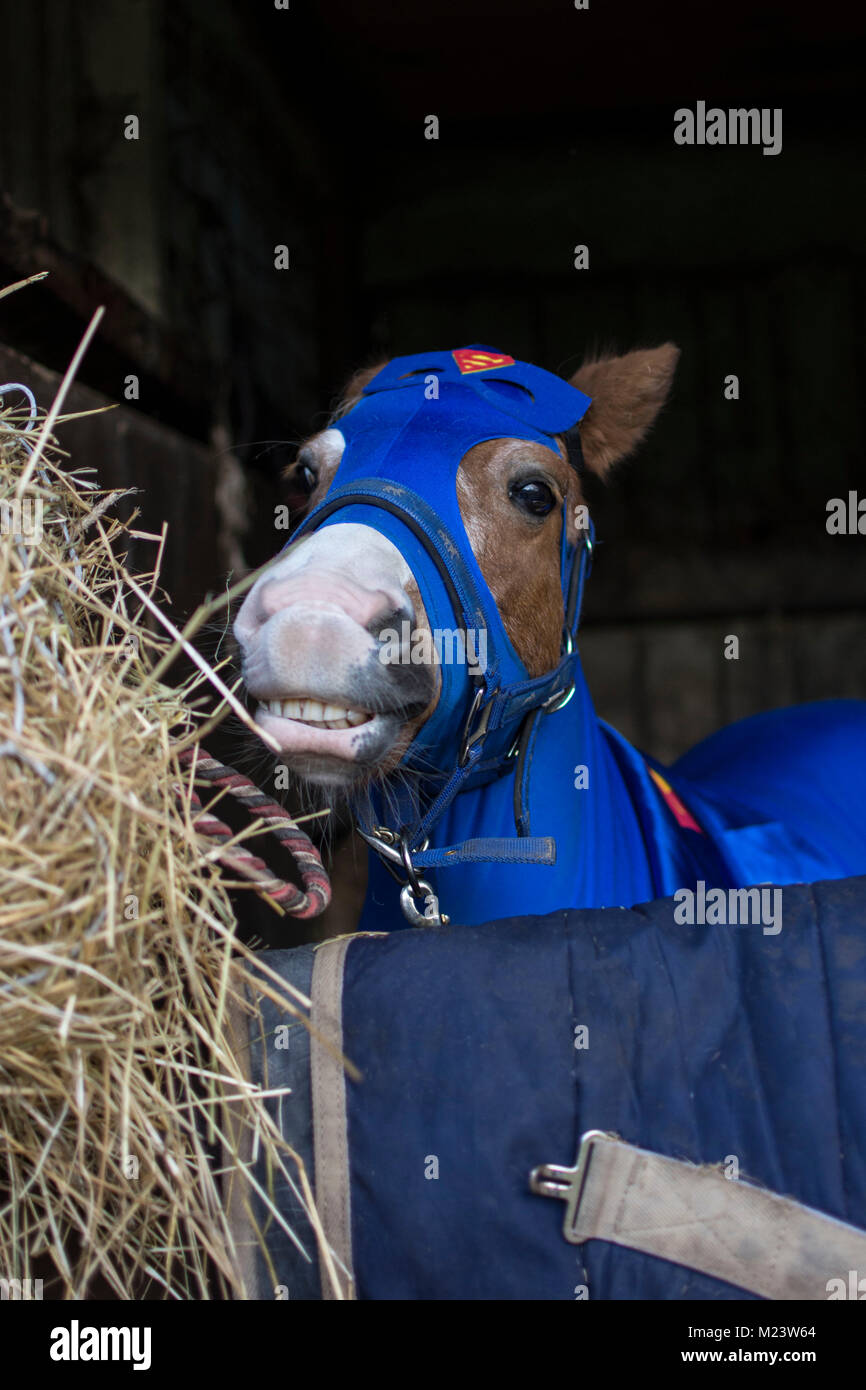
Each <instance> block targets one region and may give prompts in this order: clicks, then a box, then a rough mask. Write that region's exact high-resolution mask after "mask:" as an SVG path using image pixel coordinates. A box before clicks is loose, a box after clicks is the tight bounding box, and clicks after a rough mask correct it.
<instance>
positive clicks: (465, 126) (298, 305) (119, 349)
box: [0, 0, 866, 758]
mask: <svg viewBox="0 0 866 1390" xmlns="http://www.w3.org/2000/svg"><path fill="white" fill-rule="evenodd" d="M0 19H2V25H0V41H2V47H3V68H2V78H0V284H2V283H5V282H8V281H10V280H13V279H17V278H19V277H20V276H22V275H25V274H29V273H33V272H35V271H37V270H40V269H43V268H49V269H50V270H51V275H50V277H49V279H48V280H46V281H45V282H43V283H42V284H41V285H38V286H35V287H33V288H30V289H28V290H26V291H22V292H20V293H19V294H16V295H15V296H13V297H11V298H9V299H7V300H3V301H0V380H8V379H9V378H10V377H13V376H15V377H18V376H20V375H21V373H24V372H27V371H30V373H31V375H35V378H36V379H37V381H38V382H39V384H40V389H41V396H40V399H42V400H43V402H44V403H46V404H47V402H48V399H49V398H50V393H51V390H52V386H53V377H52V375H51V374H52V373H56V372H62V370H63V369H64V368H65V366H66V364H67V362H68V359H69V357H70V355H71V353H72V351H73V350H74V348H75V345H76V343H77V341H78V338H79V337H80V334H81V332H82V330H83V328H84V326H85V325H86V323H87V321H88V319H89V317H90V314H91V313H92V311H93V309H94V308H95V307H96V306H97V305H98V304H103V303H104V304H106V306H107V309H108V312H107V316H106V319H105V322H104V325H103V328H102V329H101V331H100V337H99V341H98V343H97V344H95V345H94V347H93V349H92V350H91V351H90V353H89V354H88V357H87V359H86V361H85V363H84V366H83V368H82V370H81V373H80V376H79V379H80V382H81V383H82V387H81V389H80V390H79V391H78V393H77V394H76V395H75V396H74V398H73V403H75V404H77V405H78V406H82V405H87V404H91V403H92V402H93V401H94V400H95V399H97V397H96V396H94V395H93V394H92V393H94V392H95V393H99V395H101V396H105V397H108V398H109V399H112V400H120V399H122V392H123V382H124V378H125V377H126V376H127V375H128V374H129V373H135V374H136V375H137V376H138V377H139V379H140V383H141V394H140V398H139V400H138V401H135V402H132V403H130V404H128V405H125V406H124V407H123V409H122V410H121V411H118V412H116V413H114V414H113V415H112V416H103V417H97V418H96V419H95V420H94V421H91V422H89V423H84V422H82V423H80V424H77V425H71V426H69V427H68V432H67V436H66V437H67V439H68V442H69V446H70V447H71V448H73V449H74V451H75V455H76V461H77V462H85V461H86V462H89V463H92V464H94V465H95V466H96V467H97V468H98V469H99V472H100V475H101V477H102V479H103V480H104V482H105V483H106V484H112V485H114V484H116V483H124V484H125V485H130V484H132V485H136V486H139V487H141V488H143V489H144V494H143V497H142V499H141V501H142V506H143V509H144V522H145V524H147V525H150V527H151V528H153V529H157V530H158V529H159V527H160V525H161V522H162V519H163V518H164V517H166V518H168V520H169V523H170V543H169V546H168V551H167V562H166V571H165V577H166V584H167V587H168V588H169V590H170V591H171V593H172V595H173V597H174V600H175V607H176V610H177V612H176V614H175V616H176V617H178V616H182V615H183V613H184V612H187V611H189V610H190V609H191V608H192V607H194V605H195V604H196V602H197V601H198V600H199V599H200V598H201V597H202V596H203V594H204V593H205V591H206V590H208V589H209V588H212V587H213V586H215V585H218V584H219V583H220V582H222V580H223V578H224V576H225V573H226V571H227V570H228V569H229V568H231V569H232V570H234V571H235V572H237V571H238V570H240V569H241V568H242V567H243V564H244V563H248V564H257V563H259V562H261V561H263V560H264V559H265V558H267V556H268V555H270V554H271V553H273V551H274V550H276V548H277V546H278V544H279V543H280V541H281V538H280V536H279V535H277V534H276V533H275V532H274V529H273V506H274V504H275V502H277V501H278V500H280V496H281V493H280V487H279V481H278V476H279V470H280V468H281V467H282V465H283V464H284V463H285V462H286V461H287V460H288V459H289V458H290V457H291V456H292V449H293V444H294V442H295V441H296V440H297V439H299V438H300V437H302V436H303V435H304V434H306V433H309V432H310V431H311V430H312V429H313V428H315V427H316V426H318V425H320V424H321V423H322V422H323V420H324V418H325V412H326V411H327V409H328V407H329V405H330V404H331V402H332V400H333V399H334V396H335V395H336V393H337V392H338V391H339V388H340V386H341V385H342V383H343V381H344V379H345V377H346V376H347V374H348V373H349V371H350V370H351V369H352V368H353V367H355V366H357V365H359V364H362V363H365V362H368V361H370V360H373V359H375V358H376V356H377V355H388V354H396V353H407V352H412V351H416V350H422V349H424V348H429V347H437V348H441V347H457V346H461V345H463V344H465V343H470V342H483V343H490V344H493V345H495V346H497V347H499V348H501V349H502V350H504V351H507V352H509V353H511V354H512V355H514V356H516V357H522V358H527V359H529V360H531V361H534V362H537V363H539V364H540V365H542V366H546V367H548V368H551V369H553V370H560V371H562V372H564V373H567V372H571V371H573V370H574V368H575V367H576V366H577V365H578V363H579V362H580V360H581V358H582V357H583V355H584V354H585V353H586V352H587V351H591V350H593V349H596V348H599V347H602V348H605V347H612V348H614V349H616V350H625V349H627V348H629V347H632V346H637V345H651V344H654V343H660V342H663V341H665V340H667V339H673V340H674V341H676V342H677V343H678V344H679V345H680V347H681V348H682V352H683V356H682V362H681V368H680V372H679V374H678V378H677V383H676V388H675V391H674V394H673V397H672V400H671V403H670V405H669V406H668V408H667V410H666V412H665V414H664V416H663V418H662V419H661V421H660V422H659V425H658V428H657V429H656V431H655V433H654V435H653V437H652V439H651V440H650V442H649V443H648V444H647V445H646V446H645V447H644V449H643V450H642V451H641V453H640V454H639V455H638V456H637V457H636V459H635V460H634V461H633V462H631V463H629V464H627V465H626V466H625V467H624V469H623V470H622V471H621V472H620V474H619V475H618V477H617V479H616V480H615V482H614V484H613V486H612V487H611V488H610V489H609V491H608V492H607V493H606V494H605V495H604V496H603V497H601V496H599V497H596V498H594V499H593V501H594V504H595V506H594V510H595V516H596V522H597V526H598V529H599V533H600V536H601V538H602V540H603V541H604V546H603V547H601V548H600V550H599V555H598V561H597V566H596V571H595V574H594V576H593V580H592V583H591V585H590V590H589V594H588V602H587V616H586V628H585V633H584V639H583V652H584V659H585V664H586V667H587V672H588V676H589V679H590V683H591V686H592V688H593V690H594V693H595V695H596V699H597V704H598V708H599V712H600V713H601V714H602V715H603V716H604V717H606V718H608V719H610V720H611V721H612V722H613V723H615V724H616V725H617V726H618V727H620V728H621V729H622V730H623V732H624V733H626V734H627V735H628V736H629V737H631V738H632V739H633V740H635V741H636V742H638V743H639V744H641V745H642V746H643V747H644V748H646V749H647V750H648V751H650V752H652V753H654V754H656V755H657V756H660V757H662V758H671V757H673V756H675V755H676V754H677V753H678V752H680V751H682V750H683V749H684V748H686V747H687V746H689V744H691V743H692V742H694V741H695V740H696V739H697V738H699V737H701V736H702V735H703V734H705V733H708V732H710V731H711V730H712V729H713V728H716V727H718V726H719V725H720V724H722V723H724V722H726V721H728V720H730V719H732V718H735V717H737V716H739V715H741V714H746V713H750V712H752V711H754V710H758V709H762V708H768V707H771V706H774V705H779V704H785V703H788V702H792V701H796V700H802V699H809V698H818V697H823V696H830V695H843V694H847V695H860V696H863V695H866V641H864V638H866V616H864V610H866V537H864V536H834V537H831V536H828V535H827V533H826V528H825V520H826V504H827V501H828V500H829V499H830V498H831V497H835V496H845V495H846V494H847V492H848V490H849V489H850V488H853V489H857V488H859V490H860V495H861V496H864V495H866V469H864V443H866V438H864V436H866V420H864V405H863V381H864V361H863V357H864V347H863V334H862V324H863V320H864V312H866V274H864V271H866V257H864V250H866V247H864V222H863V207H862V201H863V200H862V192H861V189H862V184H863V168H864V158H863V157H864V120H863V113H862V104H863V76H862V75H863V72H864V44H863V39H864V31H866V16H864V13H863V12H862V11H859V10H856V9H855V8H853V7H851V6H849V5H844V6H843V5H841V4H823V5H821V6H816V5H815V4H814V3H809V4H805V3H797V4H794V3H790V0H789V3H785V4H782V3H771V4H770V3H765V4H745V3H735V4H725V5H724V6H712V7H710V6H700V5H696V4H694V2H693V0H691V3H688V4H686V3H680V2H679V0H658V3H649V2H647V3H644V4H634V3H633V4H628V5H624V4H619V3H602V2H601V0H590V8H589V10H587V11H577V10H575V9H574V7H573V3H572V0H556V3H554V0H540V3H534V4H532V3H519V2H518V0H497V2H496V3H494V2H493V0H464V3H461V4H457V3H454V4H450V5H446V4H444V3H439V2H438V0H437V3H432V4H431V3H404V4H397V3H396V0H391V3H385V0H366V3H364V4H359V3H349V0H331V2H326V3H321V4H315V3H309V4H306V5H305V4H302V3H300V0H291V8H290V9H289V10H287V11H284V10H277V9H275V7H274V4H273V0H245V3H232V0H207V3H204V0H199V3H194V0H172V3H169V0H148V2H147V3H144V0H100V3H95V0H94V3H80V0H78V2H77V3H76V0H29V3H28V4H26V5H25V4H20V3H11V0H0ZM699 99H702V100H705V101H706V102H707V103H708V105H720V106H723V107H728V106H757V107H781V108H782V109H783V149H782V152H781V154H779V155H778V156H776V157H766V156H764V155H763V154H762V152H761V149H760V148H759V147H749V146H746V147H733V148H725V147H704V148H682V147H679V146H677V145H675V144H674V141H673V124H674V123H673V113H674V111H675V109H676V108H677V107H679V106H683V105H685V106H691V107H694V105H695V103H696V101H697V100H699ZM129 114H134V115H137V116H138V117H139V120H140V126H141V131H140V138H139V139H138V140H137V141H129V140H126V139H124V135H123V129H124V118H125V117H126V116H127V115H129ZM430 114H435V115H437V116H438V118H439V121H440V136H439V139H438V141H431V140H426V139H425V138H424V121H425V117H426V116H428V115H430ZM578 243H585V244H586V245H587V246H588V247H589V253H590V268H589V270H586V271H576V270H575V269H574V268H573V247H574V246H575V245H576V244H578ZM277 244H286V245H287V246H288V247H289V251H290V269H289V270H287V271H277V270H275V268H274V247H275V246H276V245H277ZM21 355H23V356H25V357H26V358H28V359H31V361H32V362H35V363H38V364H40V365H41V367H42V368H45V369H46V371H45V372H41V371H40V372H36V370H35V368H33V367H31V366H30V364H29V363H28V362H24V363H22V362H21V361H20V357H21ZM729 373H735V374H736V375H737V376H738V377H739V381H740V399H739V400H738V401H726V400H725V399H724V395H723V386H724V378H725V376H726V375H728V374H729ZM257 441H279V442H278V443H277V444H276V445H274V444H271V443H269V444H262V443H259V442H257ZM85 455H86V459H85V457H84V456H85ZM139 559H140V562H141V563H142V565H143V564H144V563H145V562H146V559H147V556H146V555H144V554H142V555H141V556H140V557H139ZM731 633H733V634H736V635H738V636H739V638H740V659H739V661H736V662H734V661H726V660H725V659H724V657H723V646H724V638H725V636H726V635H727V634H731Z"/></svg>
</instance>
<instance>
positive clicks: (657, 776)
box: [647, 767, 704, 835]
mask: <svg viewBox="0 0 866 1390" xmlns="http://www.w3.org/2000/svg"><path fill="white" fill-rule="evenodd" d="M647 772H648V773H649V775H650V777H651V778H652V779H653V781H654V782H655V784H656V786H657V787H658V789H659V791H660V792H661V794H662V796H663V797H664V799H665V801H666V802H667V804H668V806H669V807H670V809H671V810H672V811H673V813H674V815H675V816H676V818H677V821H678V822H679V824H680V825H681V826H682V827H683V829H684V830H696V831H697V832H698V834H699V835H703V833H704V832H703V830H702V829H701V827H700V826H699V825H698V823H697V821H696V820H695V818H694V816H693V815H692V814H691V812H690V811H688V810H686V807H685V806H684V805H683V803H682V802H681V801H680V799H679V797H678V796H677V794H676V792H675V791H674V789H673V787H672V786H671V784H670V782H667V781H666V780H665V778H664V777H662V775H661V773H660V772H656V770H655V768H654V767H648V768H647Z"/></svg>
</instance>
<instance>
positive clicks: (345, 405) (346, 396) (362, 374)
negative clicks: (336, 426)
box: [331, 358, 388, 422]
mask: <svg viewBox="0 0 866 1390" xmlns="http://www.w3.org/2000/svg"><path fill="white" fill-rule="evenodd" d="M387 365H388V363H387V358H383V359H382V361H381V362H376V363H375V365H374V366H372V367H360V368H359V369H358V371H357V372H353V373H352V375H351V376H350V377H349V380H348V381H347V382H346V385H345V386H344V387H343V390H342V391H341V392H340V397H339V400H338V401H337V404H336V406H335V407H334V413H333V415H332V417H331V419H332V422H333V421H334V420H339V418H340V416H341V415H345V414H346V411H347V410H351V409H352V406H353V405H357V403H358V401H359V400H360V399H361V392H362V391H363V389H364V387H365V386H366V385H367V383H368V382H369V381H372V380H373V377H374V376H376V375H377V373H379V372H381V370H382V368H383V367H385V366H387Z"/></svg>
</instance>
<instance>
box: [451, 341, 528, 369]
mask: <svg viewBox="0 0 866 1390" xmlns="http://www.w3.org/2000/svg"><path fill="white" fill-rule="evenodd" d="M451 356H452V357H453V358H454V361H455V362H456V363H457V366H458V367H459V368H460V371H461V373H462V374H463V376H466V375H467V374H468V373H469V372H486V371H489V370H490V368H491V367H513V366H514V358H513V357H506V356H505V353H504V352H481V351H480V350H479V349H478V348H458V349H457V351H456V352H452V354H451Z"/></svg>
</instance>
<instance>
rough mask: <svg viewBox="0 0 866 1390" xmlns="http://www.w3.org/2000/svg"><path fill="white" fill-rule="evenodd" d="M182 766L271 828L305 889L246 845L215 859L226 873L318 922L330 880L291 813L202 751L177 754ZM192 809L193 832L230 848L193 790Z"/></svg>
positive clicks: (222, 827)
mask: <svg viewBox="0 0 866 1390" xmlns="http://www.w3.org/2000/svg"><path fill="white" fill-rule="evenodd" d="M178 761H179V762H180V764H181V766H182V767H191V768H192V769H193V777H194V780H195V781H196V782H206V783H208V784H209V785H210V786H212V787H224V788H225V789H226V790H227V791H228V792H230V793H231V795H232V796H233V797H235V799H236V800H237V801H239V802H240V803H241V804H242V805H243V806H246V808H247V810H248V811H250V812H251V813H252V814H253V815H254V816H257V817H258V818H259V819H260V820H262V821H263V822H264V824H265V825H266V826H267V827H268V829H269V830H270V832H271V834H272V835H274V836H275V837H276V839H278V840H279V841H280V843H281V844H282V846H283V848H284V849H285V850H286V851H287V852H288V853H289V854H290V855H291V856H292V859H293V860H294V861H295V864H296V866H297V869H298V872H299V874H300V876H301V882H302V883H303V885H304V886H303V889H301V888H297V887H296V886H295V884H294V883H286V882H285V880H284V879H281V878H277V876H276V875H275V874H274V873H272V872H271V870H270V869H269V868H268V866H267V864H266V863H265V861H264V860H263V859H259V858H258V856H257V855H255V854H253V853H252V851H251V850H249V849H247V847H246V845H244V844H234V845H231V848H229V849H226V850H225V851H224V852H223V853H222V854H218V855H217V859H218V860H219V862H220V863H221V864H222V865H223V867H224V868H227V869H231V870H232V871H233V872H235V873H239V874H241V875H242V877H243V878H246V879H248V880H249V881H250V883H252V884H253V886H254V887H255V888H256V889H257V890H258V891H259V892H261V893H264V894H266V895H267V896H268V897H269V898H272V899H273V900H274V901H275V902H277V903H279V905H280V907H281V908H282V909H283V911H284V912H287V913H290V914H291V916H292V917H300V918H307V917H318V916H319V914H320V913H322V912H324V910H325V908H326V907H327V906H328V903H329V902H330V901H331V881H330V879H329V878H328V875H327V872H326V871H325V868H324V866H323V864H322V860H321V856H320V855H319V851H318V850H317V849H316V847H315V845H314V844H313V842H312V840H311V839H310V837H309V835H306V834H305V833H304V831H303V830H301V828H300V826H299V825H297V824H296V822H295V821H293V820H292V818H291V816H290V815H289V813H288V811H286V810H285V809H284V807H282V806H281V805H280V804H279V802H277V801H274V799H273V797H270V796H268V795H267V793H266V792H263V791H262V790H261V789H260V788H259V787H257V786H256V785H255V783H253V782H251V781H250V779H249V778H248V777H244V775H243V773H241V772H237V771H235V769H234V768H233V767H228V766H227V764H226V763H221V762H218V761H217V759H216V758H212V757H211V755H210V753H208V752H206V751H205V749H204V748H202V747H201V746H198V747H193V748H186V749H184V751H183V752H181V753H179V754H178ZM190 804H191V806H192V809H193V822H192V824H193V829H194V830H195V831H196V832H197V833H198V834H199V835H204V836H205V837H206V838H207V839H209V840H214V841H216V843H217V844H223V845H227V844H228V843H229V841H231V840H233V839H234V835H233V833H232V831H231V830H230V829H229V827H228V826H227V825H226V824H225V823H224V822H223V821H221V820H219V818H218V817H217V816H215V815H213V813H212V812H211V811H205V810H204V809H203V807H202V804H201V800H200V799H199V796H198V794H197V793H196V792H195V791H194V790H192V788H191V789H190Z"/></svg>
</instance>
